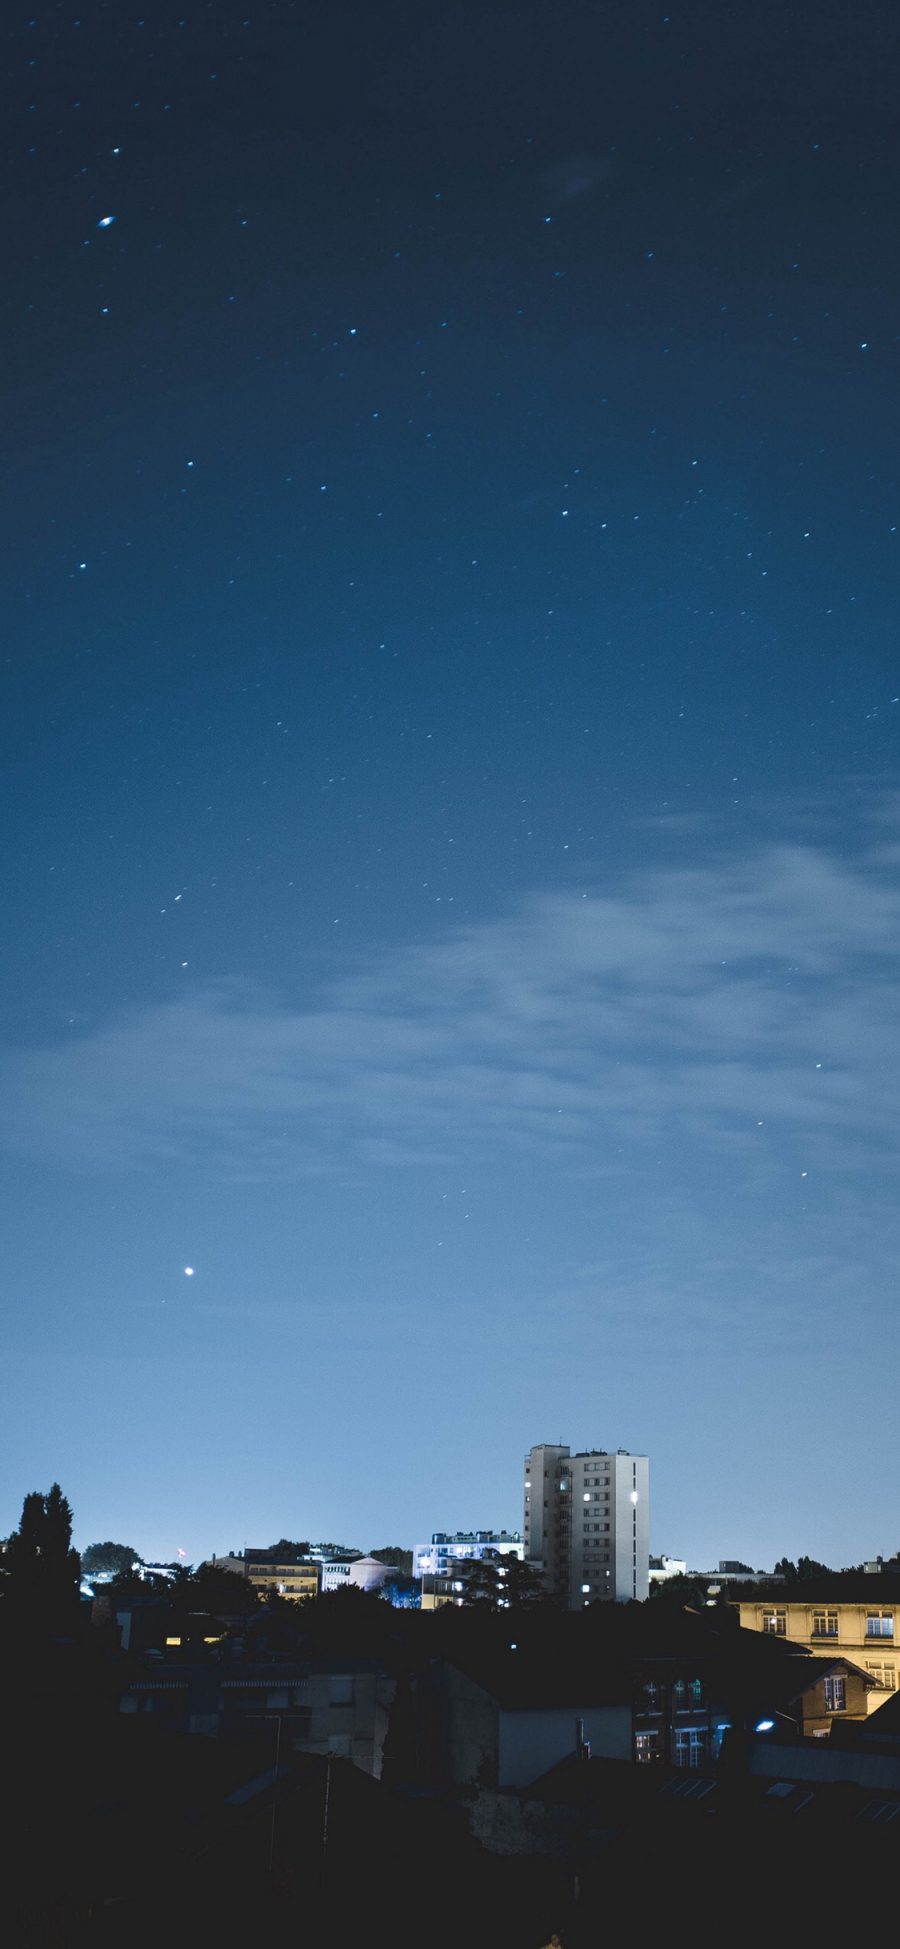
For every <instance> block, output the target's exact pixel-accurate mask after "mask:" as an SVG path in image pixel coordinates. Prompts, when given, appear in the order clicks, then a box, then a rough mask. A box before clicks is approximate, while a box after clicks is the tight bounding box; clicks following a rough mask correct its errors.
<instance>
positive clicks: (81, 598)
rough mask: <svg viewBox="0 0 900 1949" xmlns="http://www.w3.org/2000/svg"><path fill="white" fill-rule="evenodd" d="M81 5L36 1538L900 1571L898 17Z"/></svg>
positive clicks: (8, 177) (49, 481) (576, 3)
mask: <svg viewBox="0 0 900 1949" xmlns="http://www.w3.org/2000/svg"><path fill="white" fill-rule="evenodd" d="M32 4H34V0H29V5H28V6H25V5H19V4H18V0H14V4H10V5H9V7H8V8H7V9H6V12H5V14H4V20H3V25H2V38H3V52H4V60H3V63H2V67H3V75H4V79H3V83H2V90H3V96H4V100H3V113H2V130H3V136H2V141H3V146H4V151H5V154H4V158H3V161H4V169H5V196H4V219H5V222H4V235H5V242H4V277H3V280H2V290H0V305H2V313H3V345H4V357H3V365H2V384H3V390H4V437H3V442H2V469H3V509H4V512H3V535H4V547H3V550H2V574H3V582H4V603H3V614H4V626H3V649H2V654H3V677H4V683H3V689H4V707H3V711H2V722H0V738H2V744H3V750H2V790H3V807H2V818H0V833H2V848H3V858H4V872H3V883H4V902H3V912H4V923H5V924H4V928H3V948H2V959H0V981H2V987H0V1008H2V1013H0V1041H2V1081H0V1139H2V1146H3V1187H4V1189H3V1216H2V1239H3V1246H2V1285H3V1289H4V1297H5V1304H4V1307H3V1326H2V1341H0V1344H2V1350H3V1365H4V1369H5V1373H6V1380H7V1388H6V1393H7V1406H6V1409H5V1411H4V1415H3V1421H2V1437H0V1441H2V1498H0V1503H2V1506H0V1533H6V1532H7V1531H8V1530H9V1529H10V1528H12V1527H13V1526H14V1524H15V1522H16V1521H17V1520H18V1515H19V1512H20V1509H21V1500H22V1496H23V1495H24V1493H25V1492H26V1491H28V1490H31V1489H33V1488H36V1487H42V1488H46V1487H48V1486H49V1484H50V1482H51V1481H52V1480H53V1479H59V1481H60V1482H61V1483H62V1485H63V1488H64V1490H65V1492H66V1494H67V1495H68V1496H69V1498H70V1500H71V1501H72V1503H73V1505H74V1508H75V1515H76V1541H78V1542H80V1543H81V1544H82V1545H84V1544H86V1543H88V1542H90V1541H92V1540H95V1539H97V1538H105V1537H114V1538H116V1539H118V1540H122V1541H127V1542H130V1543H133V1544H134V1545H135V1546H136V1547H137V1548H138V1549H139V1550H141V1551H142V1552H143V1554H145V1555H146V1556H148V1557H162V1558H165V1559H169V1558H171V1557H173V1556H174V1555H175V1552H176V1550H177V1549H179V1548H181V1549H183V1550H184V1551H185V1552H186V1555H187V1557H188V1558H189V1559H191V1560H194V1561H196V1560H198V1559H199V1558H201V1557H202V1556H204V1555H206V1554H207V1553H209V1552H211V1551H213V1550H216V1551H225V1550H228V1549H229V1548H233V1547H236V1548H240V1547H242V1546H243V1545H244V1544H245V1543H248V1542H249V1543H257V1544H258V1543H260V1542H264V1541H269V1540H272V1539H273V1538H275V1537H278V1536H281V1535H291V1536H296V1537H311V1538H313V1539H314V1540H315V1539H319V1538H322V1539H324V1538H331V1539H334V1540H341V1541H344V1542H346V1543H350V1544H355V1545H356V1546H358V1547H360V1548H363V1549H365V1548H370V1547H377V1546H378V1545H380V1544H385V1543H388V1542H395V1543H403V1544H406V1545H408V1546H411V1545H412V1544H413V1543H416V1542H418V1541H421V1540H422V1539H423V1538H424V1537H426V1536H427V1535H429V1534H430V1533H431V1531H432V1530H433V1529H451V1530H452V1529H456V1528H457V1527H462V1528H472V1527H489V1526H494V1525H496V1526H500V1525H506V1526H508V1527H518V1526H520V1524H521V1514H522V1512H521V1480H522V1469H521V1462H522V1456H523V1453H524V1451H525V1449H526V1448H527V1447H529V1446H530V1445H531V1444H532V1443H533V1442H539V1441H552V1440H560V1439H562V1440H566V1441H569V1442H570V1443H571V1445H572V1446H573V1447H592V1446H600V1447H607V1448H611V1449H614V1448H617V1447H620V1446H621V1447H625V1448H630V1449H632V1450H635V1451H640V1452H646V1453H649V1455H650V1458H651V1547H652V1548H653V1549H654V1550H656V1551H666V1552H668V1553H670V1554H673V1555H676V1556H684V1557H686V1558H688V1560H689V1562H690V1563H691V1565H692V1567H700V1568H705V1567H708V1566H710V1565H714V1564H715V1563H716V1562H717V1561H718V1559H719V1557H720V1556H737V1557H740V1558H742V1559H743V1560H744V1561H746V1562H749V1563H751V1564H753V1565H754V1566H757V1565H759V1566H764V1565H768V1566H770V1565H771V1564H772V1563H773V1562H774V1560H775V1558H776V1557H777V1556H778V1555H780V1554H782V1553H783V1552H787V1553H788V1554H790V1555H796V1554H797V1553H801V1552H802V1553H808V1554H811V1555H813V1556H816V1557H819V1558H821V1559H823V1560H824V1561H826V1562H834V1563H853V1562H858V1561H859V1560H861V1559H862V1558H864V1557H868V1556H872V1555H874V1554H875V1553H876V1552H877V1551H883V1552H885V1553H889V1552H890V1551H892V1550H894V1549H896V1548H897V1547H898V1544H900V1536H898V1532H897V1518H896V1502H895V1482H896V1477H897V1471H898V1464H900V1433H898V1428H897V1422H896V1414H895V1403H896V1378H895V1377H896V1359H897V1353H898V1345H897V1342H898V1309H897V1303H896V1295H897V1271H896V1268H897V1264H898V1258H900V1217H898V1200H897V1191H896V1178H897V1161H898V1141H897V1071H898V1058H900V1002H898V987H897V980H896V956H897V945H898V933H900V887H898V871H897V869H898V864H900V839H898V820H900V766H898V749H897V737H898V724H900V659H898V655H897V622H896V616H897V601H896V593H897V574H898V562H900V533H898V529H900V492H898V479H897V475H898V452H900V441H898V432H900V429H898V425H897V418H898V415H897V401H898V396H900V372H898V365H900V357H898V354H900V308H898V293H897V251H896V209H897V200H898V191H900V180H898V178H900V147H898V144H897V139H896V99H895V96H896V91H895V85H894V77H895V75H896V71H897V58H898V53H900V46H898V40H900V21H898V18H897V13H896V9H895V8H894V7H893V6H891V5H889V4H887V3H885V4H875V3H874V0H858V4H857V5H856V6H855V7H854V8H853V9H849V8H847V7H846V5H845V6H843V7H840V8H838V7H837V6H835V5H834V4H829V0H825V4H821V5H817V6H813V5H812V4H805V3H804V0H800V4H798V5H797V6H796V7H786V6H785V5H784V4H783V0H754V4H753V5H752V6H746V7H744V6H737V5H729V4H723V0H685V4H682V5H678V4H677V3H676V0H673V4H672V10H671V12H667V11H664V7H665V4H666V0H659V4H656V3H654V4H650V0H590V4H588V3H587V0H519V4H516V5H512V4H509V0H505V4H501V3H500V0H455V4H453V5H452V6H449V7H443V8H436V7H432V8H429V7H422V6H421V5H419V6H413V5H411V4H409V0H385V4H383V5H378V6H373V5H371V4H368V3H367V0H355V3H354V0H331V4H330V5H329V6H328V7H315V8H314V7H312V6H310V5H308V4H294V0H209V3H208V4H199V3H198V0H172V4H171V5H170V4H168V0H165V3H164V0H146V4H144V6H143V8H142V7H141V4H140V0H105V3H104V0H85V4H84V5H83V6H82V8H81V11H80V13H79V11H78V0H65V4H60V3H59V0H48V3H47V4H45V5H43V6H41V7H40V9H39V11H38V13H37V15H36V16H33V15H32V14H31V13H30V12H29V6H31V5H32ZM187 1267H191V1268H192V1271H191V1272H190V1273H187V1272H186V1270H185V1268H187Z"/></svg>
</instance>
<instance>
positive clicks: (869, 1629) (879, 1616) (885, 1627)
mask: <svg viewBox="0 0 900 1949" xmlns="http://www.w3.org/2000/svg"><path fill="white" fill-rule="evenodd" d="M893 1635H894V1613H893V1611H869V1612H868V1613H867V1616H866V1637H867V1638H892V1637H893Z"/></svg>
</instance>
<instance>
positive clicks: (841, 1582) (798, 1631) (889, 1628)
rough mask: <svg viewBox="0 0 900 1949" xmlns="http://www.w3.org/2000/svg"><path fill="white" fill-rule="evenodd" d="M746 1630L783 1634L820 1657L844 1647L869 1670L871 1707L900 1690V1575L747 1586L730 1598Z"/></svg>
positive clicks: (841, 1575) (845, 1575)
mask: <svg viewBox="0 0 900 1949" xmlns="http://www.w3.org/2000/svg"><path fill="white" fill-rule="evenodd" d="M730 1601H731V1602H732V1603H733V1605H734V1608H735V1610H736V1611H737V1613H738V1616H739V1618H740V1621H741V1625H742V1627H743V1629H744V1630H745V1631H758V1632H760V1633H761V1634H762V1635H763V1636H766V1637H772V1638H782V1639H785V1640H789V1641H790V1642H791V1643H793V1644H795V1645H802V1646H804V1648H805V1649H806V1650H807V1651H809V1652H810V1653H812V1654H813V1655H814V1656H816V1657H818V1658H823V1657H824V1658H830V1657H833V1656H834V1654H835V1652H840V1653H841V1654H842V1656H843V1657H845V1658H849V1659H850V1660H851V1661H852V1663H853V1664H854V1665H855V1666H858V1667H859V1669H860V1670H862V1671H864V1672H866V1673H867V1674H868V1677H869V1679H870V1680H871V1684H870V1686H869V1689H868V1710H869V1711H870V1712H875V1711H877V1710H878V1708H879V1706H881V1705H883V1704H884V1702H885V1699H886V1698H887V1696H888V1695H889V1694H890V1693H891V1692H895V1691H896V1690H897V1683H898V1681H897V1673H898V1669H900V1652H898V1647H897V1637H898V1635H900V1578H898V1577H896V1576H894V1575H891V1574H890V1573H888V1572H884V1573H883V1574H882V1575H880V1576H878V1577H877V1578H875V1577H873V1576H871V1575H868V1574H866V1573H865V1572H860V1573H856V1572H850V1571H842V1572H837V1573H835V1574H834V1575H833V1576H824V1577H821V1578H816V1579H811V1580H810V1581H808V1582H799V1583H793V1584H785V1585H782V1586H775V1587H773V1588H772V1589H771V1590H768V1591H765V1592H762V1591H759V1590H755V1591H749V1590H747V1591H743V1592H741V1594H740V1596H737V1595H735V1596H734V1597H732V1598H731V1599H730Z"/></svg>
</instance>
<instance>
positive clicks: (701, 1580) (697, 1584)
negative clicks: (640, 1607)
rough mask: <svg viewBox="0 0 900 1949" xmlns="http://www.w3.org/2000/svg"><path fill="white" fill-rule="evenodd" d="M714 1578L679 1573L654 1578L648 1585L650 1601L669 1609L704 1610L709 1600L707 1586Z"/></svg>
mask: <svg viewBox="0 0 900 1949" xmlns="http://www.w3.org/2000/svg"><path fill="white" fill-rule="evenodd" d="M711 1582H713V1583H714V1582H715V1578H709V1577H689V1576H685V1575H683V1574H681V1573H679V1575H678V1576H676V1577H660V1578H659V1579H658V1580H657V1579H656V1578H654V1580H653V1582H652V1583H651V1585H650V1602H651V1603H652V1604H665V1605H666V1606H667V1607H668V1608H669V1609H670V1610H679V1611H683V1610H704V1609H705V1608H706V1606H707V1604H708V1602H709V1586H710V1583H711Z"/></svg>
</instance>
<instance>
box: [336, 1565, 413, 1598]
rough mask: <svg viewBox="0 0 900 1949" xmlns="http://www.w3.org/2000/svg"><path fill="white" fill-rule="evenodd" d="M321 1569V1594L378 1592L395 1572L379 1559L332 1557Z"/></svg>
mask: <svg viewBox="0 0 900 1949" xmlns="http://www.w3.org/2000/svg"><path fill="white" fill-rule="evenodd" d="M321 1569H322V1586H321V1587H322V1594H323V1596H324V1594H325V1592H326V1591H329V1590H370V1591H373V1590H374V1591H379V1590H381V1589H382V1588H383V1586H384V1585H385V1584H387V1583H390V1581H391V1578H392V1577H395V1576H396V1574H397V1573H396V1570H394V1569H393V1568H392V1566H391V1565H390V1564H389V1563H382V1562H381V1559H380V1557H374V1556H357V1557H334V1558H332V1559H331V1560H330V1561H328V1562H326V1561H325V1560H324V1559H323V1561H322V1565H321Z"/></svg>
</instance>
